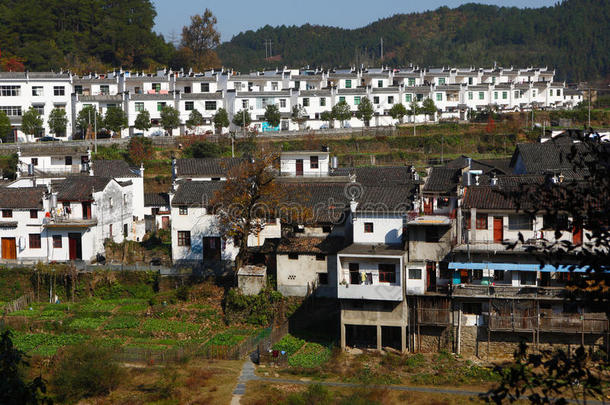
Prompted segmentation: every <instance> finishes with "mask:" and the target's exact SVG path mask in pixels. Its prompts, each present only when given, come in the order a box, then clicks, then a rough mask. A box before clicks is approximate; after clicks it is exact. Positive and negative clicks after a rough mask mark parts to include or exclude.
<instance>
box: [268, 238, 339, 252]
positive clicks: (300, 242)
mask: <svg viewBox="0 0 610 405" xmlns="http://www.w3.org/2000/svg"><path fill="white" fill-rule="evenodd" d="M344 246H345V239H344V238H337V237H306V236H304V237H293V238H282V239H281V240H280V243H279V245H278V247H277V253H280V254H281V253H284V254H287V253H301V254H336V253H337V252H338V251H339V250H341V249H342V248H343V247H344Z"/></svg>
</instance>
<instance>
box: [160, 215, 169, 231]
mask: <svg viewBox="0 0 610 405" xmlns="http://www.w3.org/2000/svg"><path fill="white" fill-rule="evenodd" d="M161 229H169V217H168V216H167V215H164V216H162V217H161Z"/></svg>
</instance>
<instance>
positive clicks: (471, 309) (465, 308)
mask: <svg viewBox="0 0 610 405" xmlns="http://www.w3.org/2000/svg"><path fill="white" fill-rule="evenodd" d="M462 312H463V313H465V314H468V315H481V303H480V302H464V303H462Z"/></svg>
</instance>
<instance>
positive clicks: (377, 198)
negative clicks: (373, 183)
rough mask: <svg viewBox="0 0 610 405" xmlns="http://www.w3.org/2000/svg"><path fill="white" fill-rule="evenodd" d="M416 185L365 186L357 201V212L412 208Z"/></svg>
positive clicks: (386, 211)
mask: <svg viewBox="0 0 610 405" xmlns="http://www.w3.org/2000/svg"><path fill="white" fill-rule="evenodd" d="M416 190H417V185H415V184H411V185H395V186H391V187H388V186H378V187H365V188H364V190H363V194H362V197H361V198H358V199H356V201H358V207H357V208H356V211H357V212H376V213H397V212H401V213H404V212H407V211H410V210H412V208H413V196H414V194H415V192H416Z"/></svg>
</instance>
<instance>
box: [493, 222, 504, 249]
mask: <svg viewBox="0 0 610 405" xmlns="http://www.w3.org/2000/svg"><path fill="white" fill-rule="evenodd" d="M503 225H504V223H503V217H494V243H502V241H503V240H504V226H503Z"/></svg>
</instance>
